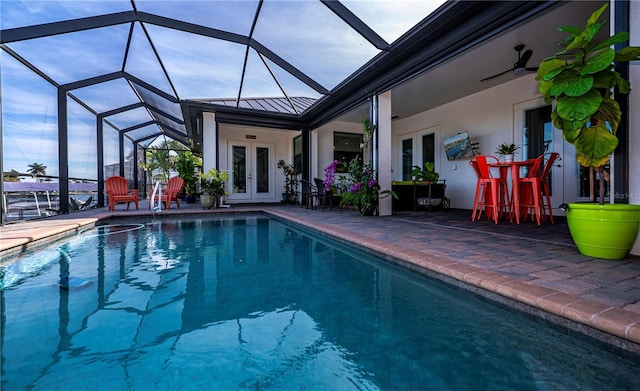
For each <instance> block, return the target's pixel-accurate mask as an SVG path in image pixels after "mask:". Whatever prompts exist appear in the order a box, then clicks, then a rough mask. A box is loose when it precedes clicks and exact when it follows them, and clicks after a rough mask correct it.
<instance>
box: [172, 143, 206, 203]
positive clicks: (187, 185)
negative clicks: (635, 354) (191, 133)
mask: <svg viewBox="0 0 640 391" xmlns="http://www.w3.org/2000/svg"><path fill="white" fill-rule="evenodd" d="M177 153H178V156H177V157H176V159H175V162H174V167H175V169H176V171H178V175H179V176H180V178H182V179H183V180H184V192H185V194H186V197H185V201H186V202H187V203H188V204H193V203H194V202H195V201H196V181H197V180H198V177H197V174H196V169H197V168H198V167H199V166H200V158H199V157H197V156H196V155H194V154H193V153H191V152H190V151H177Z"/></svg>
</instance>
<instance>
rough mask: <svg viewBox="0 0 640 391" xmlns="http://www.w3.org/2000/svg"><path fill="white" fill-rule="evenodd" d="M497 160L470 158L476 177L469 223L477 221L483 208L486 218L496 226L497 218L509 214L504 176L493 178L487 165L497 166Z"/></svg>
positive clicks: (482, 157)
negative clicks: (491, 220) (490, 219)
mask: <svg viewBox="0 0 640 391" xmlns="http://www.w3.org/2000/svg"><path fill="white" fill-rule="evenodd" d="M497 163H498V159H497V158H496V157H494V156H484V155H481V156H475V157H473V158H471V160H470V161H469V164H470V165H471V167H472V168H473V170H474V172H475V173H476V175H477V176H478V181H477V183H476V194H475V199H474V200H473V213H472V214H471V221H475V220H476V218H477V219H479V218H480V215H481V214H482V209H483V208H484V210H485V213H486V214H487V217H488V218H492V219H493V221H494V222H495V223H496V224H498V218H499V217H500V215H501V214H503V213H509V208H510V205H509V203H508V200H509V199H510V198H509V188H508V185H507V178H506V176H503V175H500V176H499V177H494V176H493V175H492V173H491V169H490V167H489V164H497Z"/></svg>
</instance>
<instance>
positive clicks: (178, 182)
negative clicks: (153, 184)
mask: <svg viewBox="0 0 640 391" xmlns="http://www.w3.org/2000/svg"><path fill="white" fill-rule="evenodd" d="M182 186H184V180H183V179H182V178H180V177H179V176H174V177H173V178H169V180H168V181H167V189H166V190H163V191H162V199H160V200H159V201H160V202H163V203H164V207H165V208H167V209H169V208H171V202H175V203H176V205H178V208H180V202H178V193H180V190H182ZM152 196H153V189H151V191H150V192H149V208H151V204H152V201H153V200H152V199H151V197H152ZM156 197H157V196H156Z"/></svg>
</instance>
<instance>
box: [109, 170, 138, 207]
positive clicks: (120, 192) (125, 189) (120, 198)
mask: <svg viewBox="0 0 640 391" xmlns="http://www.w3.org/2000/svg"><path fill="white" fill-rule="evenodd" d="M104 183H105V187H106V190H107V197H109V210H114V208H115V205H116V204H117V203H119V202H126V203H127V210H128V209H129V204H130V203H132V202H133V203H134V204H135V205H136V209H138V189H134V190H129V181H128V180H126V179H125V178H123V177H121V176H117V175H116V176H112V177H110V178H107V180H106V181H104Z"/></svg>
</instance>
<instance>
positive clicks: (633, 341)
mask: <svg viewBox="0 0 640 391" xmlns="http://www.w3.org/2000/svg"><path fill="white" fill-rule="evenodd" d="M250 212H253V213H255V212H262V213H264V214H266V215H270V216H273V217H277V218H281V219H284V220H286V221H290V222H293V223H295V224H298V225H299V226H301V227H305V228H307V229H310V230H313V231H315V232H318V233H321V234H322V235H325V236H326V237H330V238H333V239H335V240H338V241H340V242H343V243H346V244H350V245H355V246H357V247H358V248H360V249H362V250H365V251H367V252H369V253H372V254H374V255H378V256H381V257H382V258H384V259H385V260H387V261H389V262H392V263H395V264H397V265H400V266H403V267H406V268H409V269H411V270H414V271H416V272H418V273H422V274H425V275H428V276H431V277H435V278H438V279H440V280H443V281H445V282H448V283H452V284H454V285H457V286H460V287H462V288H463V289H467V290H471V291H474V292H475V293H478V294H480V295H481V296H484V297H487V298H489V299H491V300H493V301H497V302H498V303H501V304H506V305H508V306H510V307H514V308H517V309H519V310H522V311H525V312H528V313H531V314H532V315H535V316H537V317H539V318H542V319H544V320H548V321H550V322H552V323H555V324H558V325H560V326H562V327H566V328H568V329H570V330H573V331H576V332H578V333H580V334H583V335H586V336H589V337H592V338H595V339H596V340H599V341H601V342H603V343H605V344H608V345H611V346H613V347H616V348H619V349H622V350H623V351H627V352H630V353H633V354H640V314H638V313H636V312H633V311H629V310H625V309H622V308H617V307H613V306H608V305H605V304H603V303H599V302H596V301H594V300H588V299H585V298H581V297H579V296H576V295H572V294H569V293H566V292H561V291H558V290H554V289H551V288H548V287H543V286H540V285H535V284H532V283H529V282H526V281H522V280H518V279H515V278H512V277H509V276H505V275H500V274H498V273H495V272H492V271H490V270H486V269H482V268H479V267H476V266H472V265H466V264H462V263H460V262H456V261H455V260H452V259H450V258H444V257H440V256H438V255H437V254H433V253H429V254H426V253H424V252H421V251H418V250H413V249H410V248H407V247H406V246H402V245H401V244H394V243H389V242H385V241H382V240H379V239H375V238H371V237H367V236H365V235H359V234H357V233H354V232H352V231H349V230H347V229H342V228H340V227H336V226H335V225H328V224H323V223H322V222H318V221H317V220H312V219H308V218H304V217H302V216H300V215H297V214H294V213H289V212H287V211H286V209H284V208H264V207H259V206H257V207H256V206H250V207H241V208H234V209H232V210H231V209H218V210H207V211H203V210H192V211H189V210H178V211H174V212H172V214H164V215H163V216H165V217H169V216H171V217H177V216H185V217H197V216H205V215H211V214H214V213H250ZM176 213H177V214H176ZM150 215H151V212H149V211H144V210H141V211H127V213H121V212H117V211H116V212H109V211H106V210H98V211H96V212H95V213H93V215H92V216H88V217H82V218H78V217H74V216H68V215H67V216H66V217H62V218H60V219H43V220H38V221H37V222H30V223H25V224H28V226H24V225H23V226H22V227H19V226H18V224H13V225H7V226H3V227H2V230H1V231H0V233H1V235H0V256H1V257H2V258H3V259H4V257H5V256H12V255H17V254H19V253H21V252H24V251H26V250H28V249H34V248H38V247H39V246H40V245H46V244H48V243H51V242H52V241H55V240H58V239H61V238H63V237H66V236H69V235H71V234H73V233H74V232H75V233H77V232H79V231H81V230H83V229H86V228H89V227H92V226H95V225H96V224H98V223H99V222H100V221H102V220H107V219H112V218H131V217H134V218H135V217H138V216H145V217H148V216H150ZM3 262H4V261H3Z"/></svg>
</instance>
